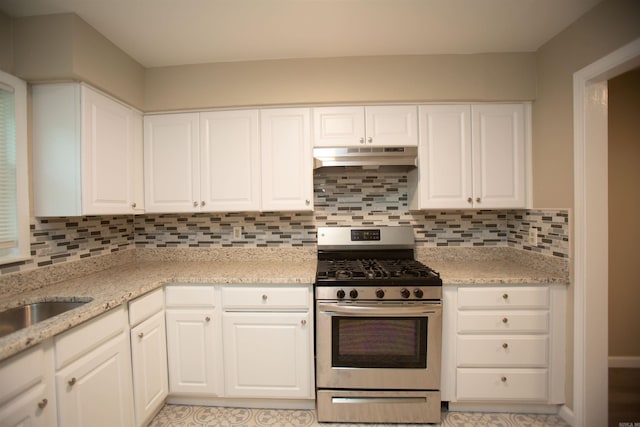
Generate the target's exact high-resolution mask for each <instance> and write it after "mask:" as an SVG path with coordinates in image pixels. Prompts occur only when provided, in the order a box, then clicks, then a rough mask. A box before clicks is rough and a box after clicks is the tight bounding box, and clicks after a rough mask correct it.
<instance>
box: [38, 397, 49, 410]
mask: <svg viewBox="0 0 640 427" xmlns="http://www.w3.org/2000/svg"><path fill="white" fill-rule="evenodd" d="M47 403H49V401H48V400H47V399H42V400H41V401H40V402H38V408H40V409H44V407H45V406H47Z"/></svg>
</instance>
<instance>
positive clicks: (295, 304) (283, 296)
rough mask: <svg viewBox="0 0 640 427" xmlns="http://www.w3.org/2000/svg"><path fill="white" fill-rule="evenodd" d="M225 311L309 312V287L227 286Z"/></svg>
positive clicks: (223, 292)
mask: <svg viewBox="0 0 640 427" xmlns="http://www.w3.org/2000/svg"><path fill="white" fill-rule="evenodd" d="M222 307H223V309H225V310H230V309H231V310H304V311H306V310H309V308H310V307H311V289H310V287H309V286H287V285H280V286H269V287H265V286H259V287H256V286H225V287H223V288H222Z"/></svg>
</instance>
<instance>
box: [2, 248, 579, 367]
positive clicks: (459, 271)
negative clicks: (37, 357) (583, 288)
mask: <svg viewBox="0 0 640 427" xmlns="http://www.w3.org/2000/svg"><path fill="white" fill-rule="evenodd" d="M468 249H474V248H468ZM493 249H495V250H487V249H486V248H483V249H481V250H476V251H474V250H465V251H460V250H453V251H449V250H447V251H442V250H439V248H422V249H421V248H418V250H417V251H416V257H417V259H418V260H420V261H422V262H424V263H425V264H427V265H429V266H430V267H432V268H434V269H435V270H436V271H438V272H439V273H440V274H441V277H442V279H443V282H444V285H445V286H446V285H490V284H506V283H509V284H565V285H566V284H568V282H569V277H568V272H567V271H568V270H567V268H566V263H563V262H559V261H558V260H554V259H550V258H551V257H542V258H540V257H535V256H530V254H523V253H522V252H523V251H514V250H510V249H509V248H493ZM266 253H267V256H265V253H263V252H261V253H260V256H258V257H256V256H254V255H255V252H251V251H230V252H216V253H214V254H213V256H212V253H211V252H207V251H193V250H191V251H190V252H189V257H188V258H184V256H177V257H176V254H175V252H173V253H171V255H169V252H165V251H158V250H154V251H146V252H144V253H138V254H137V255H136V256H135V257H131V256H129V257H127V256H121V258H122V259H121V260H120V261H119V262H116V263H115V265H113V266H107V267H106V268H105V265H98V266H94V268H95V269H96V270H97V272H88V271H83V270H82V268H81V266H82V265H83V264H76V263H82V261H78V262H72V263H67V264H68V265H66V266H64V267H63V269H67V270H68V271H65V272H64V274H61V273H60V272H59V271H56V270H55V269H54V270H52V271H50V272H38V274H40V275H43V274H44V275H46V276H47V277H48V278H49V280H51V278H54V279H57V280H53V281H55V283H47V282H46V281H45V279H42V278H41V277H37V276H36V275H31V278H29V277H30V276H29V275H25V276H24V277H23V276H18V275H17V276H15V277H13V278H8V279H14V280H13V281H12V280H7V278H2V279H3V280H1V281H0V288H2V289H3V291H4V292H3V293H0V311H1V310H4V309H7V308H11V307H15V306H18V305H22V304H29V303H32V302H36V301H54V300H64V301H68V300H80V301H86V300H89V299H90V300H91V301H90V302H88V303H86V304H84V305H82V306H80V307H79V308H76V309H74V310H71V311H69V312H66V313H64V314H61V315H59V316H56V317H54V318H51V319H48V320H46V321H43V322H40V323H37V324H35V325H33V326H31V327H28V328H25V329H23V330H20V331H17V332H14V333H12V334H9V335H6V336H4V337H2V338H0V360H3V359H6V358H8V357H10V356H12V355H14V354H17V353H18V352H20V351H22V350H25V349H27V348H29V347H31V346H34V345H36V344H38V343H39V342H42V341H44V340H46V339H47V338H50V337H52V336H54V335H56V334H59V333H61V332H64V331H66V330H68V329H71V328H73V327H74V326H77V325H79V324H81V323H82V322H85V321H87V320H90V319H92V318H94V317H96V316H98V315H100V314H102V313H104V312H106V311H108V310H110V309H112V308H114V307H117V306H120V305H122V304H125V303H127V302H128V301H131V300H132V299H134V298H136V297H138V296H141V295H143V294H145V293H147V292H150V291H152V290H154V289H157V288H159V287H161V286H163V285H165V284H168V283H192V284H236V285H243V284H245V285H247V284H266V285H282V286H286V285H293V284H312V283H314V281H315V272H316V260H315V250H306V251H297V252H296V251H288V252H282V251H268V252H266ZM194 254H195V255H194ZM105 259H106V258H105ZM183 259H189V261H183ZM123 261H124V262H123ZM74 264H76V265H74ZM74 267H76V268H75V270H79V271H76V272H75V273H72V272H71V270H74ZM58 270H59V269H58ZM75 270H74V271H75ZM66 275H70V277H74V278H64V277H65V276H66Z"/></svg>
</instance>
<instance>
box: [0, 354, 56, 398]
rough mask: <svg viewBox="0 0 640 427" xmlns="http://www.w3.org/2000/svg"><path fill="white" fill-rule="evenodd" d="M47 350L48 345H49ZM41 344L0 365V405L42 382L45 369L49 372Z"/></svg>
mask: <svg viewBox="0 0 640 427" xmlns="http://www.w3.org/2000/svg"><path fill="white" fill-rule="evenodd" d="M49 348H51V347H50V345H49ZM48 354H49V358H46V355H45V351H44V349H43V344H39V345H38V346H36V347H33V348H30V349H28V350H25V351H23V352H21V353H19V354H17V355H15V356H13V357H11V358H10V359H8V360H5V361H3V362H2V364H0V384H2V387H0V405H1V404H3V403H4V402H6V401H8V400H10V399H13V398H14V397H16V396H17V395H18V394H20V393H22V392H23V391H25V390H27V389H29V388H30V387H33V386H34V385H36V384H38V383H41V382H42V381H43V380H44V376H45V369H47V370H51V369H52V368H53V365H51V366H48V365H47V364H46V362H47V360H48V361H51V353H50V352H49V353H48Z"/></svg>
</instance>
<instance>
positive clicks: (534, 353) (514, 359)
mask: <svg viewBox="0 0 640 427" xmlns="http://www.w3.org/2000/svg"><path fill="white" fill-rule="evenodd" d="M457 352H458V367H487V368H490V367H505V368H506V367H509V368H546V367H547V366H548V363H549V356H548V355H549V340H548V338H547V336H545V335H538V336H535V335H534V336H515V337H514V336H509V335H507V336H503V337H493V336H459V337H458V342H457Z"/></svg>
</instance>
